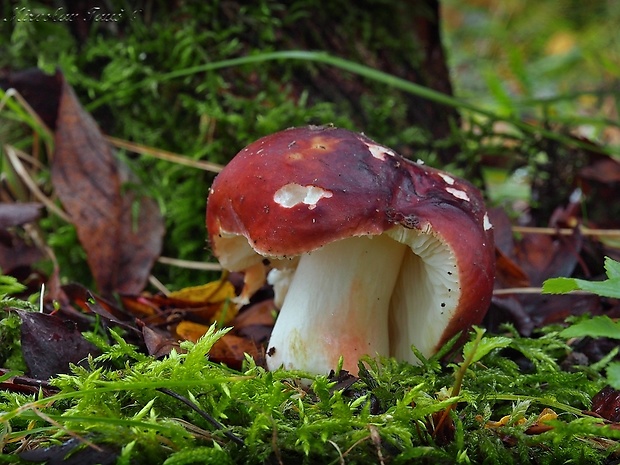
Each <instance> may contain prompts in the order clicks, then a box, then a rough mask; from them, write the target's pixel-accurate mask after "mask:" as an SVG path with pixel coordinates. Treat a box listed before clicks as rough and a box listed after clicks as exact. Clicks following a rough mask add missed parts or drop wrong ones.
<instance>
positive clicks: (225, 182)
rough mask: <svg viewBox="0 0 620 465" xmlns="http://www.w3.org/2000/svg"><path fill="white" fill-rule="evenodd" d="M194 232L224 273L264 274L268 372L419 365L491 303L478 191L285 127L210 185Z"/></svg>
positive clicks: (361, 143)
mask: <svg viewBox="0 0 620 465" xmlns="http://www.w3.org/2000/svg"><path fill="white" fill-rule="evenodd" d="M207 228H208V231H209V241H210V244H211V247H212V250H213V252H214V254H215V256H216V257H217V258H218V259H219V261H220V263H221V265H222V266H223V267H224V268H225V269H228V270H231V271H243V270H248V269H252V267H255V266H256V265H257V264H259V263H261V262H267V260H268V263H269V266H270V267H271V268H272V269H271V271H270V272H269V275H268V280H269V282H270V283H272V284H273V285H274V290H275V294H276V295H275V302H276V303H277V304H278V305H279V306H280V312H279V315H278V317H277V320H276V323H275V326H274V328H273V332H272V335H271V339H270V341H269V344H268V347H267V366H268V368H269V369H272V370H273V369H277V368H278V367H280V366H283V367H284V368H287V369H299V370H305V371H307V372H311V373H317V374H326V373H328V372H329V371H330V370H331V369H334V368H336V366H337V364H338V362H339V359H340V357H343V361H344V364H343V368H344V369H345V370H348V371H350V372H353V373H357V365H358V361H359V359H360V357H361V356H362V355H365V354H368V355H370V356H377V355H381V356H392V357H396V358H398V359H400V360H408V361H410V362H412V363H419V360H417V358H416V357H415V355H414V352H413V351H412V350H411V346H412V345H415V347H416V348H417V349H418V350H419V351H420V352H421V353H422V354H423V355H424V356H426V357H428V356H430V355H432V354H433V353H435V352H436V351H437V350H438V349H439V348H440V347H441V346H442V344H443V343H445V342H446V341H447V340H448V339H450V338H451V337H452V336H454V335H456V334H457V333H459V332H460V331H463V330H466V329H467V328H469V327H470V326H471V325H473V324H478V323H479V322H480V321H481V320H482V318H483V316H484V314H485V312H486V310H487V307H488V306H489V303H490V299H491V294H492V289H493V277H494V245H493V236H492V230H491V223H490V222H489V218H488V216H487V213H486V210H485V206H484V203H483V200H482V197H481V194H480V192H479V191H478V190H477V189H476V188H475V187H474V186H472V185H471V184H470V183H468V182H466V181H463V180H461V179H457V178H456V177H454V176H452V175H450V174H448V173H445V172H442V171H439V170H437V169H433V168H430V167H427V166H425V165H423V164H422V163H420V162H418V163H415V162H412V161H410V160H407V159H405V158H403V157H401V156H400V155H398V154H397V153H395V152H394V151H393V150H391V149H389V148H387V147H384V146H382V145H380V144H378V143H376V142H374V141H373V140H371V139H369V138H368V137H366V136H365V135H363V134H358V133H355V132H352V131H349V130H345V129H339V128H334V127H332V126H310V127H302V128H291V129H287V130H284V131H280V132H278V133H275V134H272V135H269V136H266V137H263V138H261V139H259V140H257V141H256V142H254V143H252V144H250V145H248V146H247V147H246V148H244V149H243V150H241V152H239V154H237V155H236V156H235V157H234V158H233V159H232V161H231V162H230V163H229V164H228V165H227V166H226V167H225V168H224V170H223V171H222V172H221V173H220V174H219V175H218V176H217V178H216V179H215V181H214V182H213V185H212V187H211V190H210V193H209V198H208V202H207ZM253 274H255V273H253ZM249 285H250V286H253V287H255V285H256V284H255V283H254V284H252V283H250V284H249Z"/></svg>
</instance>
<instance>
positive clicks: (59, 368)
mask: <svg viewBox="0 0 620 465" xmlns="http://www.w3.org/2000/svg"><path fill="white" fill-rule="evenodd" d="M17 314H18V315H19V317H20V318H21V320H22V324H21V344H22V353H23V356H24V360H25V362H26V366H27V367H28V372H29V375H30V376H31V377H33V378H37V379H49V378H50V377H52V376H55V375H57V374H59V373H68V372H69V364H70V363H73V364H80V363H83V362H84V360H85V359H86V357H88V355H89V354H90V355H93V356H97V355H99V353H100V351H99V349H97V347H95V346H94V345H93V344H91V343H90V342H88V341H87V340H86V339H84V337H83V336H82V333H81V332H80V331H79V330H78V329H77V327H76V325H75V323H73V322H72V321H69V320H64V319H62V318H60V317H58V316H57V315H46V314H44V313H33V312H24V311H17Z"/></svg>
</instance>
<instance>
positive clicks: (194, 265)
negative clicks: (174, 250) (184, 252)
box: [157, 257, 222, 271]
mask: <svg viewBox="0 0 620 465" xmlns="http://www.w3.org/2000/svg"><path fill="white" fill-rule="evenodd" d="M157 261H158V262H159V263H163V264H164V265H171V266H178V267H179V268H189V269H191V270H205V271H221V270H222V266H221V265H220V264H219V263H205V262H195V261H191V260H181V259H180V258H172V257H159V258H158V259H157Z"/></svg>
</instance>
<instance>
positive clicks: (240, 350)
mask: <svg viewBox="0 0 620 465" xmlns="http://www.w3.org/2000/svg"><path fill="white" fill-rule="evenodd" d="M244 354H248V355H250V356H251V357H252V358H253V359H254V361H255V362H256V364H257V365H259V366H262V367H264V366H265V353H264V351H263V350H262V348H260V347H258V346H257V345H256V344H255V343H253V342H252V341H250V340H249V339H246V338H244V337H241V336H235V335H234V334H230V333H228V334H225V335H224V336H223V337H221V338H220V339H218V340H217V342H216V343H215V344H214V345H213V347H212V348H211V351H210V352H209V360H211V361H213V362H218V363H224V364H225V365H227V366H229V367H231V368H233V369H235V370H240V369H241V366H242V364H243V361H244V360H245V355H244Z"/></svg>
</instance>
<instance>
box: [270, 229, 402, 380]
mask: <svg viewBox="0 0 620 465" xmlns="http://www.w3.org/2000/svg"><path fill="white" fill-rule="evenodd" d="M407 250H408V247H407V246H406V245H404V244H401V243H399V242H397V241H395V240H393V239H390V238H389V237H387V236H374V237H353V238H349V239H344V240H341V241H337V242H333V243H331V244H328V245H326V246H324V247H323V248H321V249H319V250H316V251H314V252H311V253H309V254H304V255H302V256H301V258H300V260H299V264H298V266H297V269H296V271H295V274H294V276H293V279H292V281H291V284H290V287H289V289H288V292H287V294H286V297H285V299H284V303H283V305H282V308H281V310H280V314H279V316H278V319H277V321H276V324H275V327H274V329H273V332H272V335H271V339H270V341H269V345H268V351H267V354H268V356H267V365H268V367H269V369H270V370H274V369H276V368H278V367H280V366H284V367H285V368H288V369H294V368H298V367H304V369H305V370H307V371H310V372H314V373H328V372H329V371H330V370H331V369H335V368H336V366H337V364H338V360H339V358H340V357H341V356H342V357H343V358H344V369H345V370H348V371H350V372H352V373H357V371H358V370H357V361H358V359H359V357H360V356H362V355H364V354H368V355H370V356H376V355H383V356H388V355H389V350H390V344H389V331H388V309H389V306H390V298H391V296H392V292H393V290H394V286H395V284H396V281H397V278H398V274H399V271H400V264H401V262H402V260H403V256H404V255H405V252H406V251H407Z"/></svg>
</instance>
